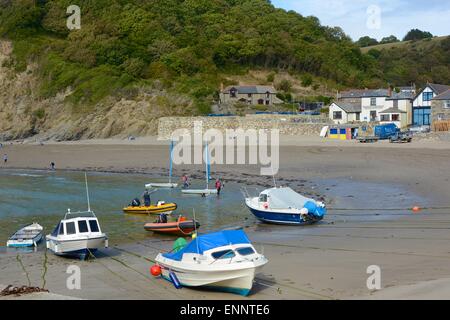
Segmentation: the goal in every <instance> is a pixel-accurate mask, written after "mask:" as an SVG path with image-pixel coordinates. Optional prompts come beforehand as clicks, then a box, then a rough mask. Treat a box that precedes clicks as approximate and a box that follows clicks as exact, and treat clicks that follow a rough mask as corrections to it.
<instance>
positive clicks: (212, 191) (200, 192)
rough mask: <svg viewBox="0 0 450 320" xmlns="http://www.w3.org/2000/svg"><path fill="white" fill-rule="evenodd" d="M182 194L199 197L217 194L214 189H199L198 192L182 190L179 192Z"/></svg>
mask: <svg viewBox="0 0 450 320" xmlns="http://www.w3.org/2000/svg"><path fill="white" fill-rule="evenodd" d="M181 192H182V193H184V194H199V195H205V196H207V195H210V194H217V190H216V189H203V190H202V189H200V190H194V189H192V190H182V191H181Z"/></svg>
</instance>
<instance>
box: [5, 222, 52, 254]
mask: <svg viewBox="0 0 450 320" xmlns="http://www.w3.org/2000/svg"><path fill="white" fill-rule="evenodd" d="M43 230H44V228H43V227H42V226H41V225H39V224H38V223H36V222H35V223H32V224H29V225H27V226H25V227H23V228H21V229H20V230H18V231H17V232H16V233H14V234H13V235H12V236H11V237H10V238H9V240H8V242H7V243H6V246H7V247H10V248H24V247H37V245H38V243H39V242H40V241H41V240H42V231H43Z"/></svg>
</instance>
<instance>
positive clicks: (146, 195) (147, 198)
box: [142, 190, 152, 207]
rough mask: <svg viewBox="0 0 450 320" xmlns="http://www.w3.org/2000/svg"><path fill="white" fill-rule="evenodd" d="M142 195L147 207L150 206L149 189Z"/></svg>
mask: <svg viewBox="0 0 450 320" xmlns="http://www.w3.org/2000/svg"><path fill="white" fill-rule="evenodd" d="M142 197H143V198H144V205H145V206H146V207H150V205H151V203H152V202H151V199H150V193H149V192H148V190H145V192H144V194H143V195H142Z"/></svg>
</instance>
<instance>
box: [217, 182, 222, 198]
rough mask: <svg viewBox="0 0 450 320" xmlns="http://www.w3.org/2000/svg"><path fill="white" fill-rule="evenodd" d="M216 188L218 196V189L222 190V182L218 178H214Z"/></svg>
mask: <svg viewBox="0 0 450 320" xmlns="http://www.w3.org/2000/svg"><path fill="white" fill-rule="evenodd" d="M216 190H217V196H219V195H220V190H222V183H221V182H220V180H219V179H218V178H217V179H216Z"/></svg>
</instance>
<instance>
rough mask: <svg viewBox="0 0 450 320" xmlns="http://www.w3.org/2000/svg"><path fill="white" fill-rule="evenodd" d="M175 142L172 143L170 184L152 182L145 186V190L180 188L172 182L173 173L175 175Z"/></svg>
mask: <svg viewBox="0 0 450 320" xmlns="http://www.w3.org/2000/svg"><path fill="white" fill-rule="evenodd" d="M173 147H174V144H173V140H172V141H171V143H170V157H169V158H170V169H169V182H168V183H158V182H151V183H148V184H146V185H145V188H147V189H150V188H163V189H173V188H176V187H178V183H173V182H172V173H173Z"/></svg>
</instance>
